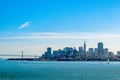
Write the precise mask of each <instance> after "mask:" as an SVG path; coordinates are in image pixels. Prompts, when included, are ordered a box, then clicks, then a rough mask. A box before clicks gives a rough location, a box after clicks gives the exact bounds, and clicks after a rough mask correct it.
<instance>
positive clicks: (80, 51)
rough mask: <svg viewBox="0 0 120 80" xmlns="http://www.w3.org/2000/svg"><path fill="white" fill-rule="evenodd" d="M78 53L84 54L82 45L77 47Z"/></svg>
mask: <svg viewBox="0 0 120 80" xmlns="http://www.w3.org/2000/svg"><path fill="white" fill-rule="evenodd" d="M79 53H80V54H82V55H83V54H84V50H83V47H79Z"/></svg>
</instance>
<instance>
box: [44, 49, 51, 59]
mask: <svg viewBox="0 0 120 80" xmlns="http://www.w3.org/2000/svg"><path fill="white" fill-rule="evenodd" d="M45 58H47V59H50V58H52V54H51V47H48V48H47V52H45Z"/></svg>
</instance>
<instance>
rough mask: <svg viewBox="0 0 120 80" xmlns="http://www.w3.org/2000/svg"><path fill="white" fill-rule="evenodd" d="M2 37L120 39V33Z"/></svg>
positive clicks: (28, 34)
mask: <svg viewBox="0 0 120 80" xmlns="http://www.w3.org/2000/svg"><path fill="white" fill-rule="evenodd" d="M0 39H34V40H35V39H36V40H37V39H38V40H39V39H84V40H86V39H90V40H91V39H92V40H99V39H120V34H111V33H50V32H47V33H27V34H23V35H21V36H11V37H1V38H0Z"/></svg>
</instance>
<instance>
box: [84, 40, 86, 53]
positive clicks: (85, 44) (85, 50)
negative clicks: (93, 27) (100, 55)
mask: <svg viewBox="0 0 120 80" xmlns="http://www.w3.org/2000/svg"><path fill="white" fill-rule="evenodd" d="M84 54H86V42H85V41H84Z"/></svg>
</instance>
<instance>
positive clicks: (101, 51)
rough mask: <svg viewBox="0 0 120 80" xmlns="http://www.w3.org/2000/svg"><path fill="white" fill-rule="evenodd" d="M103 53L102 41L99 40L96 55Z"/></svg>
mask: <svg viewBox="0 0 120 80" xmlns="http://www.w3.org/2000/svg"><path fill="white" fill-rule="evenodd" d="M102 54H103V43H102V42H99V43H98V55H102Z"/></svg>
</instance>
